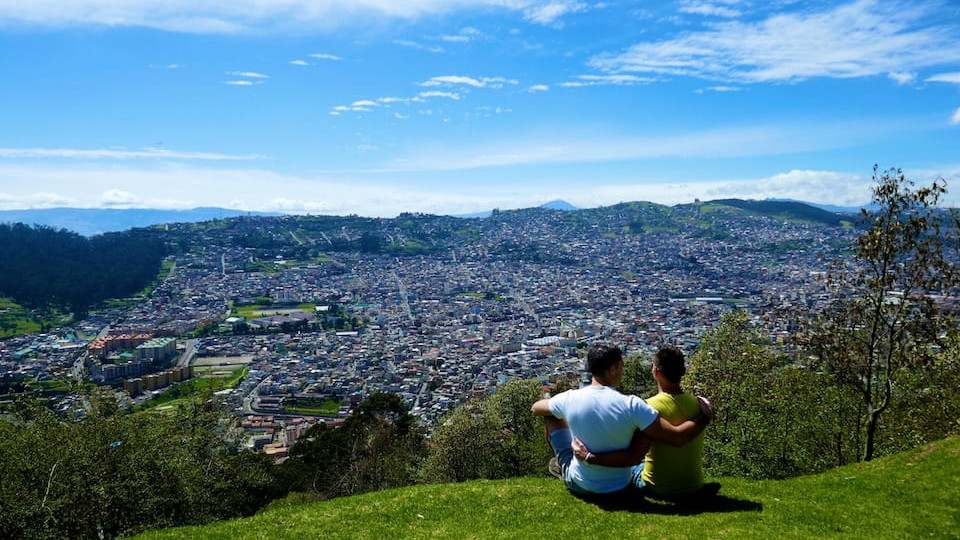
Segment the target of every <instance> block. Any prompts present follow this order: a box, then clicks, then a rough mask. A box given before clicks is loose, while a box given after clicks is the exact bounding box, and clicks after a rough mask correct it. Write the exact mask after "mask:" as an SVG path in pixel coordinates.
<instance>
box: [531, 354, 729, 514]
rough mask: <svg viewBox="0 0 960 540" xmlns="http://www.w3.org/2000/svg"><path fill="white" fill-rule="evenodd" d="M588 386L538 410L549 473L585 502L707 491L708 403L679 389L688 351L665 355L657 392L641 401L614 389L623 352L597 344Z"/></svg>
mask: <svg viewBox="0 0 960 540" xmlns="http://www.w3.org/2000/svg"><path fill="white" fill-rule="evenodd" d="M587 370H588V371H590V373H591V374H592V375H593V381H592V382H591V384H590V385H589V386H585V387H583V388H580V389H579V390H569V391H566V392H563V393H561V394H558V395H556V396H553V397H551V398H548V399H541V400H540V401H537V402H536V403H534V404H533V414H535V415H537V416H542V417H543V420H544V424H545V427H546V433H547V440H548V441H549V442H550V446H551V447H552V448H553V452H554V454H555V456H556V458H555V462H551V469H552V470H551V472H553V473H554V474H555V475H557V476H560V477H561V478H562V479H563V481H564V484H566V486H567V489H569V490H570V491H571V492H572V493H573V494H575V495H580V496H590V495H604V494H614V493H620V492H625V491H628V490H643V491H644V493H648V492H649V493H652V494H655V495H665V496H674V495H686V494H691V493H695V492H697V491H699V490H701V489H702V488H703V468H702V462H703V437H702V435H701V433H702V432H703V429H704V427H706V425H707V423H708V422H709V420H710V414H711V409H710V403H709V402H708V401H706V400H705V399H703V398H697V397H695V396H694V395H692V394H689V393H686V392H684V391H683V390H682V389H681V388H680V379H681V378H682V377H683V375H684V373H685V371H686V368H685V366H684V359H683V353H681V352H680V351H679V350H677V349H674V348H664V349H660V350H659V351H658V352H657V354H656V355H655V356H654V360H653V367H652V371H653V376H654V378H655V379H656V381H657V388H658V389H659V393H658V394H657V395H655V396H653V397H651V398H650V399H648V400H646V401H644V400H643V399H640V398H639V397H637V396H627V395H624V394H621V393H620V392H618V391H617V390H616V389H615V387H616V386H618V385H619V384H620V380H621V379H622V378H623V353H622V352H621V351H620V348H619V347H611V346H607V345H596V346H594V347H592V348H591V349H590V351H589V353H588V355H587Z"/></svg>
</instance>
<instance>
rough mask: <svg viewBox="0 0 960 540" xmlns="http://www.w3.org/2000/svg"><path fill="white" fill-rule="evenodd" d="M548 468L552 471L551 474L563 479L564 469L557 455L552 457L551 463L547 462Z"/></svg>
mask: <svg viewBox="0 0 960 540" xmlns="http://www.w3.org/2000/svg"><path fill="white" fill-rule="evenodd" d="M547 470H548V471H550V476H553V477H555V478H559V479H560V480H563V469H561V468H560V461H559V460H557V457H556V456H554V457H552V458H550V463H548V464H547Z"/></svg>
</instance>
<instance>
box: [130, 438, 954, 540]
mask: <svg viewBox="0 0 960 540" xmlns="http://www.w3.org/2000/svg"><path fill="white" fill-rule="evenodd" d="M720 482H721V483H722V485H723V487H722V489H721V492H720V496H719V497H718V498H717V499H716V501H715V502H714V503H711V504H709V505H705V506H702V507H685V508H684V507H678V506H675V505H672V504H667V503H658V502H652V501H651V502H647V503H643V504H638V505H635V507H634V508H632V509H628V510H623V509H621V510H612V509H609V508H603V507H601V506H598V505H597V504H594V503H590V502H585V501H582V500H579V499H576V498H574V497H572V496H571V495H569V494H568V493H567V492H566V491H565V490H564V488H563V486H562V485H561V484H560V482H559V481H556V480H553V479H549V478H520V479H513V480H501V481H476V482H466V483H463V484H447V485H422V486H414V487H410V488H404V489H395V490H390V491H383V492H378V493H370V494H366V495H362V496H358V497H349V498H343V499H335V500H330V501H326V502H315V503H303V504H296V503H287V504H277V505H274V506H272V507H271V508H268V509H267V510H265V511H263V512H261V513H260V514H258V515H256V516H253V517H250V518H246V519H238V520H233V521H226V522H221V523H213V524H210V525H206V526H202V527H182V528H178V529H168V530H163V531H154V532H149V533H147V534H145V535H143V536H141V538H191V539H193V538H371V539H384V538H411V537H414V538H585V539H594V538H809V537H836V536H844V537H851V538H921V537H923V538H960V439H958V438H951V439H947V440H944V441H940V442H937V443H934V444H931V445H928V446H926V447H924V448H921V449H919V450H915V451H912V452H908V453H904V454H900V455H896V456H892V457H888V458H884V459H881V460H877V461H874V462H872V463H867V464H859V465H853V466H847V467H841V468H838V469H834V470H831V471H828V472H826V473H824V474H819V475H813V476H805V477H800V478H794V479H790V480H782V481H773V480H769V481H751V480H742V479H722V480H720Z"/></svg>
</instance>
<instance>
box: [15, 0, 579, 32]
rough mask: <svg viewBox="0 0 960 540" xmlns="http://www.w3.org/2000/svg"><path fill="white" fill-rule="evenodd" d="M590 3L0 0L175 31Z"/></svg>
mask: <svg viewBox="0 0 960 540" xmlns="http://www.w3.org/2000/svg"><path fill="white" fill-rule="evenodd" d="M589 8H590V6H589V5H588V4H587V3H585V2H582V1H578V0H403V1H399V0H282V1H280V0H278V1H267V0H205V1H203V2H196V1H189V2H188V1H186V0H137V1H131V0H70V1H69V2H63V1H60V0H29V1H24V0H0V22H6V23H8V24H9V23H17V24H27V25H40V26H53V27H61V26H77V25H96V26H107V27H128V26H140V27H149V28H156V29H160V30H166V31H172V32H193V33H204V34H206V33H236V32H246V31H253V30H260V31H263V30H268V31H284V30H287V29H289V28H291V27H293V28H303V29H309V30H321V31H322V30H330V29H333V28H336V27H339V26H342V25H344V24H349V23H357V22H360V23H366V22H368V21H369V19H370V18H371V17H381V18H387V19H406V20H414V19H418V18H421V17H425V16H431V15H438V14H445V13H451V12H455V11H462V10H489V9H499V10H506V11H509V12H514V13H518V14H520V15H521V16H522V17H523V18H524V19H526V20H528V21H530V22H534V23H538V24H546V25H556V24H558V23H559V21H560V19H561V18H562V17H564V16H566V15H569V14H572V13H578V12H582V11H586V10H587V9H589Z"/></svg>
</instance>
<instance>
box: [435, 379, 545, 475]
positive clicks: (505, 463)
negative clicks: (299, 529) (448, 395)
mask: <svg viewBox="0 0 960 540" xmlns="http://www.w3.org/2000/svg"><path fill="white" fill-rule="evenodd" d="M541 396H542V386H541V384H540V383H539V382H538V381H535V380H529V381H510V382H508V383H506V384H504V385H502V386H500V387H499V388H498V389H497V392H496V394H494V395H492V396H490V397H487V398H486V399H484V400H482V401H473V402H469V403H466V404H464V405H462V406H460V407H458V408H457V409H455V410H454V411H453V412H452V413H451V414H450V415H449V416H448V417H447V418H446V419H445V420H444V421H443V422H442V423H441V424H440V426H438V427H437V429H436V430H435V431H434V433H433V438H432V440H431V441H430V446H429V453H428V456H427V460H426V462H425V464H424V467H423V472H422V476H423V479H424V480H426V481H428V482H462V481H465V480H473V479H477V478H490V479H495V478H512V477H516V476H526V475H542V474H545V473H546V464H547V461H549V459H550V457H551V456H552V455H553V454H552V452H551V450H550V446H549V445H548V444H547V441H546V438H545V436H544V432H543V422H542V421H541V420H540V419H539V418H537V417H535V416H533V415H532V414H530V407H531V405H533V403H534V402H535V401H537V400H538V399H540V397H541Z"/></svg>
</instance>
